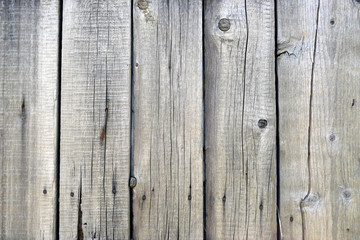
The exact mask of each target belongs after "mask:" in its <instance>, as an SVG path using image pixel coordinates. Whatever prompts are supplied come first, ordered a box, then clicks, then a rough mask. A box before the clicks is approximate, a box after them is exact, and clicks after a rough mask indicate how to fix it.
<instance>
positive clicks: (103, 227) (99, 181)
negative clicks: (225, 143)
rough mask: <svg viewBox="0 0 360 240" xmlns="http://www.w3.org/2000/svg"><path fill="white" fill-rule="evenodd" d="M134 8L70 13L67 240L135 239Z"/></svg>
mask: <svg viewBox="0 0 360 240" xmlns="http://www.w3.org/2000/svg"><path fill="white" fill-rule="evenodd" d="M130 9H131V5H130V3H129V1H125V0H121V1H115V0H113V1H102V2H99V1H72V0H65V1H64V5H63V33H62V56H61V57H62V65H61V67H62V69H61V72H62V75H61V129H60V130H61V143H60V234H59V235H60V238H61V239H73V238H80V239H82V238H84V239H92V238H96V239H125V238H128V236H129V235H130V234H129V229H130V228H129V222H130V221H129V213H130V212H129V210H130V208H129V206H130V200H129V196H130V194H129V190H128V179H129V170H130V116H131V113H130V111H131V110H130V102H131V58H130V56H131V55H130V54H131V37H130V36H131V28H130V24H131V18H130V16H131V11H130Z"/></svg>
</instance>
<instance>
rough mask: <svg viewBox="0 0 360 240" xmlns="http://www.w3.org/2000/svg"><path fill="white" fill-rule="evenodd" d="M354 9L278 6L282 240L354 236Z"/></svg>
mask: <svg viewBox="0 0 360 240" xmlns="http://www.w3.org/2000/svg"><path fill="white" fill-rule="evenodd" d="M359 13H360V3H359V1H352V0H346V1H335V0H330V1H321V0H313V1H286V0H279V2H278V13H277V15H278V78H279V110H280V111H279V115H280V119H279V121H280V123H279V128H280V196H281V197H280V212H281V220H282V221H281V222H282V235H283V237H284V239H327V240H329V239H357V238H358V236H359V235H360V228H359V226H358V225H359V224H358V223H359V221H360V214H359V207H360V194H359V187H360V158H359V156H360V148H359V146H360V138H359V132H360V124H359V121H358V119H359V116H360V108H359V104H358V103H359V101H360V95H359V93H360V82H359V79H360V67H359V62H360V24H359Z"/></svg>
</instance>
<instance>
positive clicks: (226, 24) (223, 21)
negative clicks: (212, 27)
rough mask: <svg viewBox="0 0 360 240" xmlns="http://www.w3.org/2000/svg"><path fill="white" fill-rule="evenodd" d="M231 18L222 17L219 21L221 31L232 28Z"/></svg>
mask: <svg viewBox="0 0 360 240" xmlns="http://www.w3.org/2000/svg"><path fill="white" fill-rule="evenodd" d="M230 25H231V24H230V20H229V19H227V18H222V19H220V21H219V24H218V27H219V29H220V30H221V31H223V32H226V31H229V29H230Z"/></svg>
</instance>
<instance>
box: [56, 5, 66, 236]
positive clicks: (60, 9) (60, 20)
mask: <svg viewBox="0 0 360 240" xmlns="http://www.w3.org/2000/svg"><path fill="white" fill-rule="evenodd" d="M63 4H64V3H63V0H59V33H58V34H59V36H58V69H57V71H58V73H57V77H58V79H57V81H58V91H57V92H58V96H57V109H58V111H57V126H56V127H57V130H56V170H55V174H56V176H55V178H56V191H55V201H56V203H55V239H57V240H58V239H60V236H59V232H60V140H61V138H60V134H61V129H60V126H61V68H62V67H61V61H62V33H63V22H62V21H63Z"/></svg>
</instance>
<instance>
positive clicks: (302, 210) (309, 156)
mask: <svg viewBox="0 0 360 240" xmlns="http://www.w3.org/2000/svg"><path fill="white" fill-rule="evenodd" d="M319 13H320V0H318V6H317V14H316V28H315V38H314V52H313V59H312V67H311V79H310V100H309V127H308V157H307V164H308V176H309V179H308V191H307V194H306V195H305V197H304V198H303V199H301V201H300V212H301V224H302V239H303V240H305V230H306V227H305V213H304V203H305V201H306V200H307V198H308V197H309V196H310V193H311V149H310V147H311V121H312V100H313V85H314V84H313V83H314V68H315V57H316V43H317V36H318V27H319Z"/></svg>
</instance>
